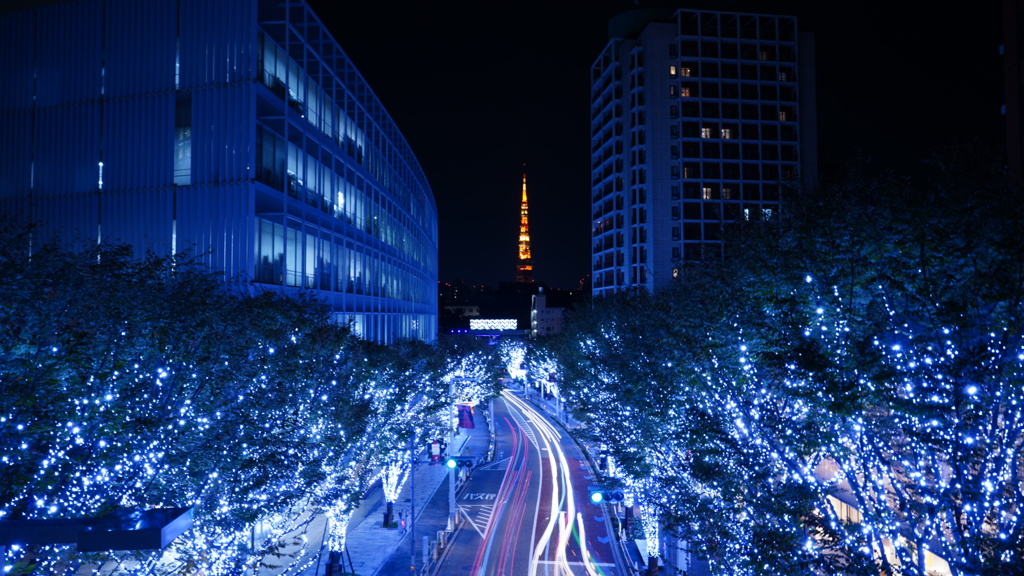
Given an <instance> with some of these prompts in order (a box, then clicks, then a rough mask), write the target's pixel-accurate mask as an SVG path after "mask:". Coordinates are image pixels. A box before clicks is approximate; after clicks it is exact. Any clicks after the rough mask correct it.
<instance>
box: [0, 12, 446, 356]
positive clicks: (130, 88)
mask: <svg viewBox="0 0 1024 576" xmlns="http://www.w3.org/2000/svg"><path fill="white" fill-rule="evenodd" d="M0 32H2V33H0V46H2V47H0V50H2V51H3V53H4V54H6V57H5V58H4V59H3V62H2V63H0V81H2V82H3V85H4V89H3V90H2V91H0V135H2V138H0V147H2V154H0V175H2V177H0V209H2V210H3V211H5V212H8V213H12V214H16V215H17V217H19V218H24V219H25V220H27V221H31V222H35V223H38V224H40V226H41V228H40V235H42V236H44V237H46V238H51V237H59V238H60V239H61V240H62V241H63V242H65V243H69V244H76V245H84V244H92V245H95V244H96V243H102V242H118V243H125V244H130V245H132V246H133V247H134V248H135V250H136V251H137V253H138V254H142V253H144V252H145V251H147V250H152V251H154V252H156V253H158V254H177V253H181V252H184V251H191V252H192V253H193V254H202V259H203V260H204V261H205V262H206V263H208V264H209V265H210V266H211V267H212V268H213V269H215V270H217V271H219V272H222V273H223V277H224V280H225V282H227V283H230V284H236V285H240V286H245V287H249V288H251V289H253V290H260V289H272V290H280V291H283V292H286V293H295V292H298V291H313V292H314V293H315V294H317V295H319V296H320V297H322V298H323V299H324V300H325V301H326V302H327V303H328V304H329V305H330V306H331V309H332V310H333V314H334V317H335V319H336V320H337V321H339V322H343V323H351V325H352V326H353V328H354V330H355V331H356V332H357V333H358V334H359V335H361V336H362V337H364V338H367V339H371V340H376V341H379V342H390V341H393V340H396V339H400V338H416V339H423V340H431V339H433V338H434V337H435V335H436V332H437V291H436V282H437V208H436V205H435V203H434V198H433V195H432V193H431V190H430V186H429V185H428V183H427V180H426V177H425V176H424V174H423V171H422V169H421V167H420V165H419V163H418V161H417V159H416V157H415V156H414V155H413V152H412V150H411V149H410V148H409V145H408V144H407V142H406V141H405V139H404V137H403V136H402V134H401V133H400V132H399V130H398V127H397V126H396V125H395V123H394V121H393V120H392V119H391V117H390V116H389V115H388V113H387V111H385V109H384V108H383V106H382V105H381V103H380V101H379V100H378V99H377V97H376V96H375V95H374V94H373V92H372V90H371V89H370V87H369V86H368V85H367V84H366V82H365V80H364V79H363V77H362V76H361V75H360V74H359V72H358V71H357V70H356V69H355V67H354V66H353V65H352V62H351V61H350V60H349V59H348V57H347V56H346V55H345V53H344V52H343V51H342V49H341V48H340V46H339V45H338V43H337V42H336V41H335V40H334V39H333V38H332V37H331V35H330V33H329V32H328V31H327V30H326V29H325V27H324V26H323V24H322V23H321V22H320V20H319V19H318V18H317V16H316V15H315V14H314V13H313V12H312V10H311V9H310V8H309V6H308V5H307V4H306V3H305V2H304V1H302V0H289V1H287V2H280V1H277V0H218V1H217V2H207V1H201V0H152V1H146V2H137V1H135V0H70V1H65V2H57V3H43V5H40V6H38V7H34V8H30V9H26V10H21V11H17V12H11V13H7V14H3V15H0Z"/></svg>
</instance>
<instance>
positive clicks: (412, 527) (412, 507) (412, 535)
mask: <svg viewBox="0 0 1024 576" xmlns="http://www.w3.org/2000/svg"><path fill="white" fill-rule="evenodd" d="M415 446H416V431H415V430H413V431H412V434H410V435H409V476H410V478H409V482H410V484H409V542H410V543H412V554H411V555H410V557H409V573H410V574H415V573H416V453H415V451H414V448H415Z"/></svg>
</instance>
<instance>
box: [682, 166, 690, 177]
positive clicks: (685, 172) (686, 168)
mask: <svg viewBox="0 0 1024 576" xmlns="http://www.w3.org/2000/svg"><path fill="white" fill-rule="evenodd" d="M689 177H690V167H689V166H683V178H689Z"/></svg>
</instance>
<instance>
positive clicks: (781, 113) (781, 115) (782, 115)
mask: <svg viewBox="0 0 1024 576" xmlns="http://www.w3.org/2000/svg"><path fill="white" fill-rule="evenodd" d="M785 121H786V111H785V110H779V122H785Z"/></svg>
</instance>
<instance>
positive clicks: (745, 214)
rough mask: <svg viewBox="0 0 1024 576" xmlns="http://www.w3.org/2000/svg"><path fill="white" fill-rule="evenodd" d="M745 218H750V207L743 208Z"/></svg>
mask: <svg viewBox="0 0 1024 576" xmlns="http://www.w3.org/2000/svg"><path fill="white" fill-rule="evenodd" d="M743 219H744V220H750V208H744V209H743Z"/></svg>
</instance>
